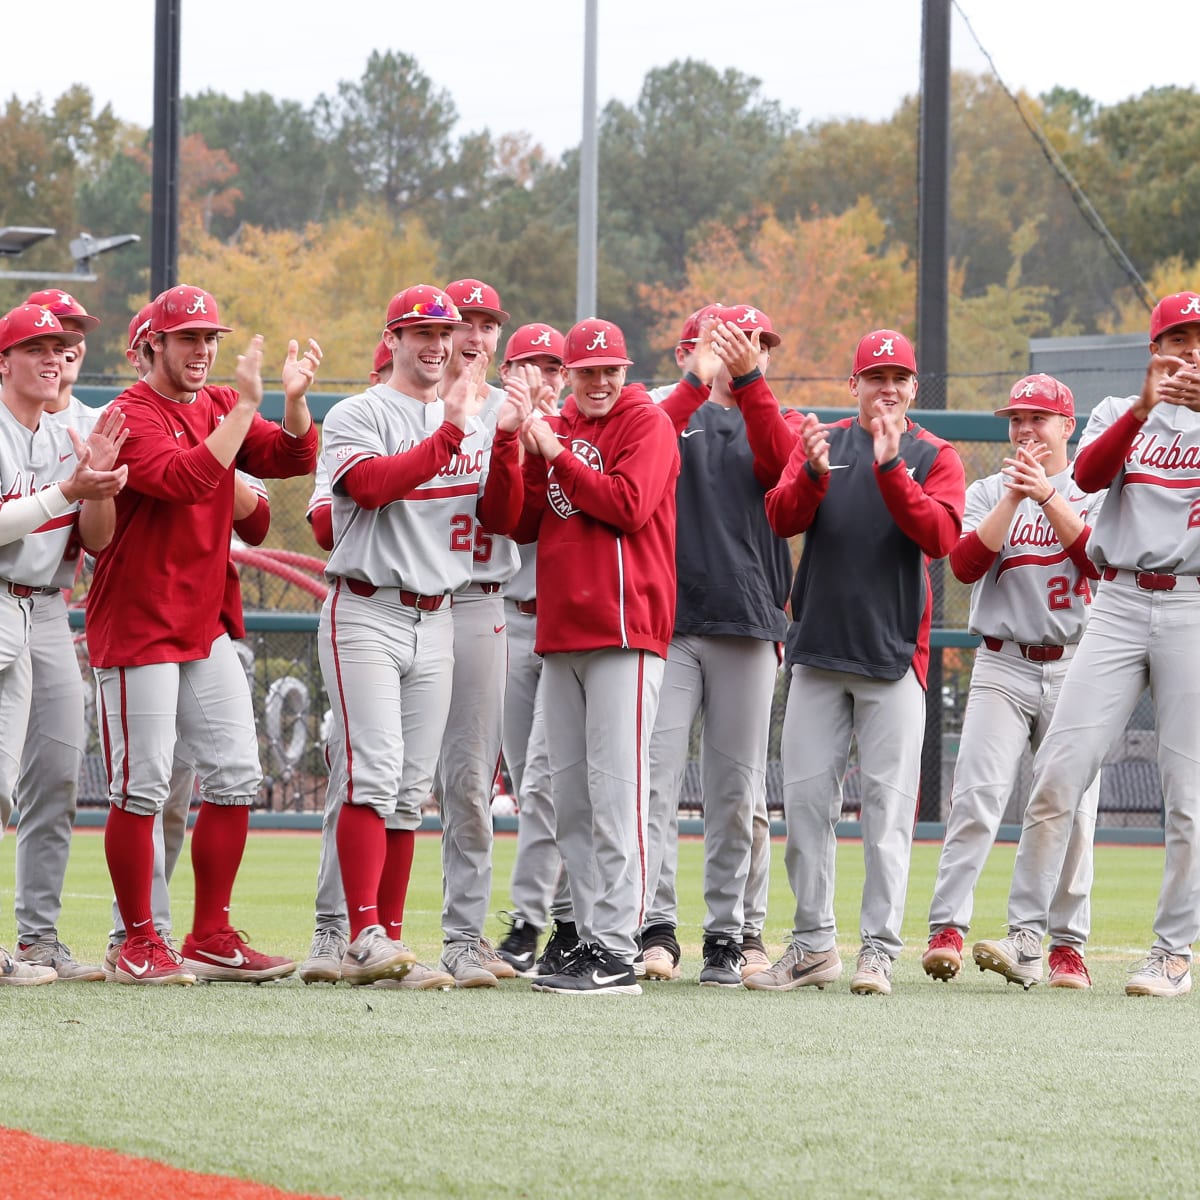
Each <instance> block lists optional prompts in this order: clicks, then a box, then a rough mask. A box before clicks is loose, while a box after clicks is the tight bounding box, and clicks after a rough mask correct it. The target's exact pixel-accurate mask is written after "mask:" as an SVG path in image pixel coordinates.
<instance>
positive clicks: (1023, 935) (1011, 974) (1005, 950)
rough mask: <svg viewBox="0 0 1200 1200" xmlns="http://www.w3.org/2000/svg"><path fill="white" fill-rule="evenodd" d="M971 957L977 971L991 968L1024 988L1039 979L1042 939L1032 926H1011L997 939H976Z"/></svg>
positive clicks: (1031, 985)
mask: <svg viewBox="0 0 1200 1200" xmlns="http://www.w3.org/2000/svg"><path fill="white" fill-rule="evenodd" d="M971 957H972V958H973V959H974V960H975V965H976V966H977V967H978V968H979V969H980V970H981V971H995V972H996V974H997V975H1003V976H1004V978H1005V979H1007V980H1008V982H1009V983H1019V984H1020V985H1021V986H1022V987H1023V988H1024V989H1025V990H1026V991H1029V989H1030V988H1031V987H1033V985H1034V984H1035V983H1041V982H1042V939H1041V938H1040V937H1038V935H1037V934H1036V933H1034V932H1033V930H1032V929H1012V930H1010V931H1009V934H1008V937H1006V938H1000V939H999V940H998V941H993V942H976V943H975V945H974V946H972V947H971Z"/></svg>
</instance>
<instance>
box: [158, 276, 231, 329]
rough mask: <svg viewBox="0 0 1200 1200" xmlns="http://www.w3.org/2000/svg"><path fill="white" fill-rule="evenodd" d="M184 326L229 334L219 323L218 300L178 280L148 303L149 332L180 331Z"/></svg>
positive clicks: (226, 327) (225, 327)
mask: <svg viewBox="0 0 1200 1200" xmlns="http://www.w3.org/2000/svg"><path fill="white" fill-rule="evenodd" d="M185 329H211V330H215V331H216V332H217V333H232V332H233V330H232V328H231V327H230V326H228V325H222V324H221V314H220V312H219V311H218V309H217V302H216V300H214V299H213V297H212V294H211V293H210V292H206V291H205V290H204V289H203V288H198V287H193V286H192V285H191V284H188V283H181V284H180V285H179V286H178V287H173V288H168V289H167V290H166V291H165V292H161V293H160V294H159V295H158V296H156V297H155V298H154V300H153V301H152V302H151V305H150V332H151V333H179V332H180V331H182V330H185Z"/></svg>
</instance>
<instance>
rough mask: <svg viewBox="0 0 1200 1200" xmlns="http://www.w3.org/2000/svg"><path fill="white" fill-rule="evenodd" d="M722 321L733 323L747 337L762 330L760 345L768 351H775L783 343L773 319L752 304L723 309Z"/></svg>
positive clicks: (735, 305)
mask: <svg viewBox="0 0 1200 1200" xmlns="http://www.w3.org/2000/svg"><path fill="white" fill-rule="evenodd" d="M720 319H721V320H722V321H730V322H732V323H733V324H734V325H736V326H737V327H738V328H739V329H740V330H741V331H742V332H743V333H744V334H745V335H746V336H747V337H749V336H750V334H752V333H753V332H754V330H756V329H761V330H762V336H761V337H760V338H759V344H760V345H763V346H766V348H767V349H768V350H772V349H774V348H775V347H776V346H778V345H779V343H780V342H782V341H783V338H781V337H780V336H779V334H777V333H776V332H775V327H774V326H773V325H772V324H771V318H770V317H768V316H767V314H766V313H765V312H763V311H762V309H761V308H755V307H754V306H753V305H752V304H734V305H732V306H730V307H729V308H723V309H721V313H720Z"/></svg>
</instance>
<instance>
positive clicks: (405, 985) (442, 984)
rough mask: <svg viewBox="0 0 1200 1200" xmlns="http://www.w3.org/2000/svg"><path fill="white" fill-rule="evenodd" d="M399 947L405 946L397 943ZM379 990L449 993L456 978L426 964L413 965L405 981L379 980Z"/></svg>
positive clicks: (376, 985)
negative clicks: (397, 989)
mask: <svg viewBox="0 0 1200 1200" xmlns="http://www.w3.org/2000/svg"><path fill="white" fill-rule="evenodd" d="M397 945H403V943H402V942H397ZM374 986H375V987H377V988H401V989H404V990H406V991H410V992H433V991H443V992H448V991H449V990H450V989H451V988H452V987H454V976H453V975H449V974H447V973H446V972H445V971H440V970H438V969H437V968H436V967H427V966H426V965H425V964H424V963H419V962H417V963H413V965H412V966H411V967H409V968H408V974H407V975H405V976H404V978H403V979H377V980H376V981H375V985H374Z"/></svg>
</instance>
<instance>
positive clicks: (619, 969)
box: [533, 946, 642, 996]
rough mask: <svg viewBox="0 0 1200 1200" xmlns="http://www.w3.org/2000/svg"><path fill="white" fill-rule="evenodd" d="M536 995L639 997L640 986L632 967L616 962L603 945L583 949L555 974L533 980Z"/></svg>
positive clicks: (619, 961)
mask: <svg viewBox="0 0 1200 1200" xmlns="http://www.w3.org/2000/svg"><path fill="white" fill-rule="evenodd" d="M533 989H534V991H537V992H556V993H558V994H559V995H564V996H640V995H641V994H642V985H641V984H640V983H638V981H637V976H636V975H635V974H634V973H633V964H632V963H627V962H624V961H623V960H621V959H619V958H618V957H617V956H616V955H615V954H613V953H612V952H611V951H610V950H606V949H605V948H604V947H603V946H584V947H581V948H580V950H579V952H578V953H577V954H575V956H574V957H573V958H572V959H571V961H570V962H569V963H567V965H566V966H565V967H563V969H562V970H561V971H559V973H558V974H557V975H548V976H544V977H543V978H540V979H536V980H534V982H533Z"/></svg>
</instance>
